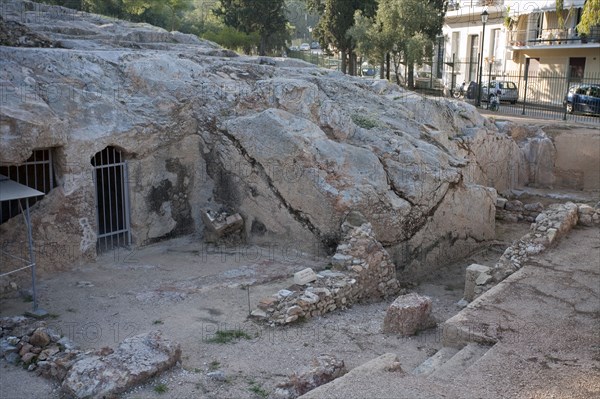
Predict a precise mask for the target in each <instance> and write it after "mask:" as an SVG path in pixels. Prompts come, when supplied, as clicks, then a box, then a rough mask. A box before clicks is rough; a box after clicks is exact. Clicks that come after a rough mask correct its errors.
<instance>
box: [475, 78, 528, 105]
mask: <svg viewBox="0 0 600 399" xmlns="http://www.w3.org/2000/svg"><path fill="white" fill-rule="evenodd" d="M492 95H497V96H498V99H499V100H500V101H510V103H511V104H514V103H516V102H517V101H518V100H519V89H518V88H517V85H516V84H514V83H513V82H509V81H508V80H492V81H490V82H487V83H482V84H481V101H488V100H489V98H490V96H492Z"/></svg>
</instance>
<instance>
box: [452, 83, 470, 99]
mask: <svg viewBox="0 0 600 399" xmlns="http://www.w3.org/2000/svg"><path fill="white" fill-rule="evenodd" d="M466 85H467V82H463V83H462V84H461V85H460V86H458V85H457V86H456V87H455V88H454V90H453V91H452V96H453V97H454V98H464V97H465V93H466V90H465V86H466Z"/></svg>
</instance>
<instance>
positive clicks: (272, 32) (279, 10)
mask: <svg viewBox="0 0 600 399" xmlns="http://www.w3.org/2000/svg"><path fill="white" fill-rule="evenodd" d="M213 12H214V14H215V15H217V16H218V17H220V18H221V20H222V21H223V23H224V24H225V25H226V26H229V27H231V28H234V29H236V30H238V31H240V32H243V33H245V34H247V35H252V34H255V33H257V34H258V36H259V38H260V40H259V45H258V52H259V54H260V55H266V54H267V53H273V52H277V51H278V50H280V49H281V48H282V47H284V46H285V42H286V40H287V39H288V31H287V19H286V17H285V14H284V0H221V1H220V6H219V7H217V8H216V9H214V10H213Z"/></svg>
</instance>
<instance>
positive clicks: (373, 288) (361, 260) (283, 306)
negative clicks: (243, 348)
mask: <svg viewBox="0 0 600 399" xmlns="http://www.w3.org/2000/svg"><path fill="white" fill-rule="evenodd" d="M363 222H364V220H362V219H361V220H360V221H359V222H358V223H356V222H355V224H357V225H358V226H357V225H355V224H352V222H351V219H350V218H348V219H347V220H346V222H344V224H343V226H342V232H343V233H345V238H344V240H342V243H341V244H339V245H338V247H337V251H336V254H335V255H334V256H333V258H332V263H331V266H332V267H331V270H323V271H321V272H319V273H314V272H312V270H309V269H307V270H303V271H301V272H299V273H296V275H295V276H294V277H295V278H294V283H295V284H294V285H292V286H291V287H288V289H284V290H280V291H279V292H278V293H277V294H275V295H273V296H270V297H267V298H263V299H262V300H260V302H259V304H258V309H256V310H254V311H253V312H252V316H255V317H257V318H260V319H264V320H266V321H269V322H270V323H271V324H288V323H292V322H295V321H297V320H299V319H308V318H311V317H315V316H320V315H322V314H324V313H327V312H331V311H333V310H335V309H340V308H341V309H343V308H345V307H347V306H348V305H350V304H353V303H356V302H360V301H363V300H368V299H379V298H386V297H389V296H392V295H395V294H397V293H398V291H399V290H400V285H399V283H398V280H397V279H396V270H395V266H394V264H393V263H392V262H391V260H390V256H389V254H388V252H387V251H386V250H385V248H383V246H382V245H381V244H380V243H379V242H378V241H377V240H376V239H375V238H374V233H373V229H372V227H371V224H370V223H366V222H364V223H363Z"/></svg>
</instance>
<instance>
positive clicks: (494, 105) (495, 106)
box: [487, 92, 500, 112]
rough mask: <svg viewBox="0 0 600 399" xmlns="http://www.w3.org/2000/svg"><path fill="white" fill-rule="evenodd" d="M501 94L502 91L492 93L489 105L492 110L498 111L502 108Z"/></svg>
mask: <svg viewBox="0 0 600 399" xmlns="http://www.w3.org/2000/svg"><path fill="white" fill-rule="evenodd" d="M499 95H500V92H498V93H495V94H494V93H492V94H491V95H490V97H489V100H488V107H487V108H488V109H489V110H490V111H494V112H496V111H498V110H499V109H500V97H499Z"/></svg>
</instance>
